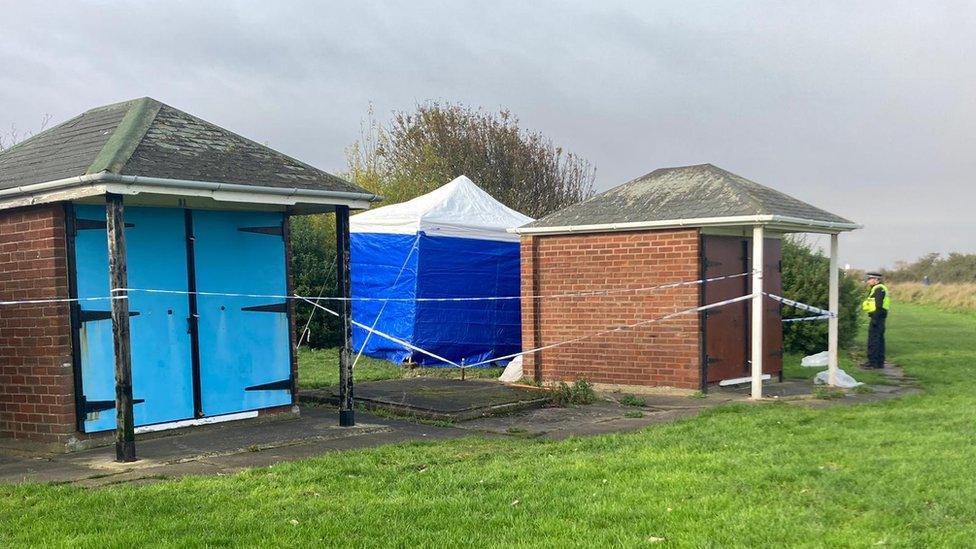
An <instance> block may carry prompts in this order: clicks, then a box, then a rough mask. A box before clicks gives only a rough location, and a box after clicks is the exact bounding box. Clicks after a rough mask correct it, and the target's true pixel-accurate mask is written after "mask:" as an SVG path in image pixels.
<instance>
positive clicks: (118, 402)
mask: <svg viewBox="0 0 976 549" xmlns="http://www.w3.org/2000/svg"><path fill="white" fill-rule="evenodd" d="M105 206H106V208H105V213H106V218H105V219H106V221H105V227H106V233H107V234H108V273H109V274H108V277H109V287H110V288H111V289H112V297H114V298H115V299H112V336H113V337H112V343H113V347H114V349H113V350H114V351H115V413H116V416H115V417H116V420H115V460H116V461H120V462H130V461H135V460H136V435H135V421H134V419H133V417H132V350H131V348H130V343H131V342H130V340H129V299H128V292H127V291H125V289H126V288H128V287H129V281H128V278H129V277H128V273H127V271H128V267H127V259H126V252H125V207H124V206H123V205H122V195H118V194H108V195H106V196H105Z"/></svg>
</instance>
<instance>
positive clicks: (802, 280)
mask: <svg viewBox="0 0 976 549" xmlns="http://www.w3.org/2000/svg"><path fill="white" fill-rule="evenodd" d="M829 271H830V260H829V259H828V258H827V257H826V256H824V255H823V253H822V252H820V251H819V250H814V249H813V248H812V247H811V246H810V245H809V244H808V243H807V242H805V241H803V240H800V239H794V238H787V239H784V240H783V295H784V296H786V297H788V298H790V299H794V300H796V301H800V302H803V303H808V304H810V305H814V306H817V307H822V308H824V309H826V308H827V303H828V294H829V279H828V274H829ZM866 291H867V290H866V289H865V288H864V287H863V286H862V284H861V283H860V281H859V280H858V279H857V278H856V277H854V276H851V275H847V274H845V273H844V272H843V271H841V276H840V320H839V324H840V325H839V329H838V336H839V343H840V346H841V347H848V346H850V345H851V343H852V342H853V341H854V336H855V335H857V326H858V321H859V318H860V303H861V300H862V299H863V294H865V293H866ZM806 314H809V313H805V312H803V311H795V310H793V309H792V308H791V307H788V306H785V305H784V306H783V317H784V318H787V317H791V316H804V315H806ZM826 348H827V322H826V321H822V322H818V321H815V322H787V323H784V324H783V350H784V351H785V352H787V353H790V352H795V353H803V354H811V353H816V352H820V351H823V350H824V349H826Z"/></svg>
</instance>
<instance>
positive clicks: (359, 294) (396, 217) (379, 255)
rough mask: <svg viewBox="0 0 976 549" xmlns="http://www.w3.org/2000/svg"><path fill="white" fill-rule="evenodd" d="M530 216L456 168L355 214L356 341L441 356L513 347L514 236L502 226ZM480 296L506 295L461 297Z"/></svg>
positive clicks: (387, 353) (504, 351) (374, 351)
mask: <svg viewBox="0 0 976 549" xmlns="http://www.w3.org/2000/svg"><path fill="white" fill-rule="evenodd" d="M530 221H532V219H531V218H529V217H526V216H524V215H522V214H520V213H518V212H516V211H515V210H512V209H510V208H508V207H506V206H505V205H503V204H502V203H500V202H498V201H497V200H495V199H494V198H492V197H491V195H489V194H488V193H486V192H484V191H483V190H481V189H480V188H478V186H477V185H475V184H474V183H473V182H471V180H470V179H468V178H467V177H464V176H461V177H458V178H457V179H455V180H453V181H451V182H450V183H448V184H446V185H444V186H443V187H440V188H439V189H437V190H435V191H433V192H431V193H429V194H426V195H423V196H420V197H417V198H415V199H413V200H410V201H408V202H404V203H401V204H394V205H391V206H385V207H382V208H378V209H376V210H372V211H368V212H365V213H362V214H359V215H355V216H353V217H352V218H351V219H350V230H351V233H352V234H351V236H350V246H351V252H350V262H351V271H352V272H351V276H352V296H353V299H354V301H353V304H352V316H353V321H354V322H355V323H358V325H355V326H354V327H353V347H354V350H356V351H357V352H359V351H360V350H362V352H363V354H366V355H368V356H372V357H377V358H383V359H386V360H389V361H392V362H396V363H401V362H404V361H407V360H411V361H413V362H416V363H418V364H424V365H441V366H443V365H450V363H452V362H453V363H455V364H461V363H462V362H463V363H465V364H473V363H476V362H481V361H484V360H490V359H492V358H494V357H500V356H505V355H508V354H511V353H517V352H519V351H520V350H521V341H522V336H521V312H520V308H519V307H520V305H519V303H520V302H519V299H518V296H519V291H520V283H519V243H518V236H517V235H513V234H509V233H508V232H507V230H506V229H509V228H512V227H518V226H521V225H524V224H525V223H528V222H530ZM479 297H502V298H508V299H493V300H477V299H464V298H479ZM458 298H460V300H457V301H452V300H451V299H458ZM367 327H368V328H369V329H367Z"/></svg>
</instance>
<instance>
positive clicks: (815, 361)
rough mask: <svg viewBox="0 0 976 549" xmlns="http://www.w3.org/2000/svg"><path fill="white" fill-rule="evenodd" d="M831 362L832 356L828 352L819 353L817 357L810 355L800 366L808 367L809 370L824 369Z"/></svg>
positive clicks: (804, 358)
mask: <svg viewBox="0 0 976 549" xmlns="http://www.w3.org/2000/svg"><path fill="white" fill-rule="evenodd" d="M829 360H830V355H828V354H827V351H823V352H820V353H817V354H815V355H808V356H805V357H803V360H801V361H800V366H806V367H807V368H823V367H825V366H827V362H828V361H829Z"/></svg>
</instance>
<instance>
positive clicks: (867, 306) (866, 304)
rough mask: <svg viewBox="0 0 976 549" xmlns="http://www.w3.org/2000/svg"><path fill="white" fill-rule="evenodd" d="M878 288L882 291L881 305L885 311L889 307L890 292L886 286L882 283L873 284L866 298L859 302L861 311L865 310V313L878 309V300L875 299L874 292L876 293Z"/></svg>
mask: <svg viewBox="0 0 976 549" xmlns="http://www.w3.org/2000/svg"><path fill="white" fill-rule="evenodd" d="M879 290H880V291H883V292H884V298H883V299H882V301H881V307H882V308H883V309H884V310H886V311H887V310H890V309H891V292H889V291H888V287H887V286H885V285H884V284H875V285H874V286H871V291H870V292H868V297H867V299H865V300H864V301H862V302H861V310H862V311H864V312H866V313H867V314H871V313H873V312H875V311H877V310H878V303H877V301H878V300H877V299H876V297H875V294H877V293H878V291H879Z"/></svg>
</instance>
